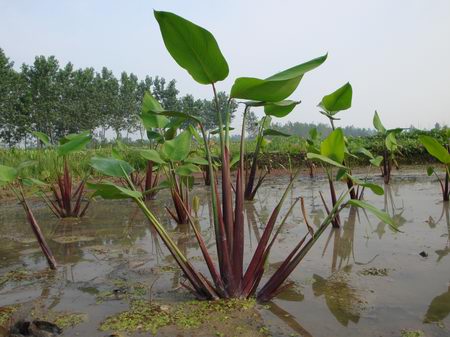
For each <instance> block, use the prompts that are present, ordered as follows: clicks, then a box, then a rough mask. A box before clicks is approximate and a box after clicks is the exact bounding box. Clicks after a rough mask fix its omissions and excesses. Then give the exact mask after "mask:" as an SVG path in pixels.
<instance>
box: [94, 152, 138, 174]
mask: <svg viewBox="0 0 450 337" xmlns="http://www.w3.org/2000/svg"><path fill="white" fill-rule="evenodd" d="M90 165H91V166H92V167H93V168H94V169H95V170H97V171H99V172H100V173H102V174H104V175H106V176H109V177H118V178H125V177H126V176H127V175H129V174H130V173H131V172H133V171H134V168H133V167H132V166H131V165H130V164H128V163H127V162H126V161H123V160H120V159H115V158H102V157H92V158H91V162H90Z"/></svg>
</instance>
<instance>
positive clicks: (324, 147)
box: [320, 128, 345, 163]
mask: <svg viewBox="0 0 450 337" xmlns="http://www.w3.org/2000/svg"><path fill="white" fill-rule="evenodd" d="M320 154H321V155H323V156H325V157H328V158H330V159H332V160H334V161H335V162H338V163H342V162H343V161H344V156H345V141H344V133H343V132H342V129H341V128H338V129H336V130H334V131H333V132H331V133H330V134H329V135H328V137H327V138H325V139H324V140H323V141H322V143H321V144H320Z"/></svg>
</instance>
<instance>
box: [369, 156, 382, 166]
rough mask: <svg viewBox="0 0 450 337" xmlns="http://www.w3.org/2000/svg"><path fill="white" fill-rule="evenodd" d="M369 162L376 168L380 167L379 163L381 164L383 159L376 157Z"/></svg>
mask: <svg viewBox="0 0 450 337" xmlns="http://www.w3.org/2000/svg"><path fill="white" fill-rule="evenodd" d="M369 162H370V163H371V164H372V165H373V166H376V167H379V166H380V165H381V163H382V162H383V157H382V156H376V157H375V158H373V159H370V160H369Z"/></svg>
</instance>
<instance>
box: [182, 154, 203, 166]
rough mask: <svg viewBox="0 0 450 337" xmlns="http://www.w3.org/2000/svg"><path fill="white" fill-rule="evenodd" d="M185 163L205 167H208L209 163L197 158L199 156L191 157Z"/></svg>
mask: <svg viewBox="0 0 450 337" xmlns="http://www.w3.org/2000/svg"><path fill="white" fill-rule="evenodd" d="M185 162H186V163H192V164H196V165H204V166H206V165H208V161H207V160H206V159H205V158H202V157H197V156H193V157H189V158H187V159H186V160H185Z"/></svg>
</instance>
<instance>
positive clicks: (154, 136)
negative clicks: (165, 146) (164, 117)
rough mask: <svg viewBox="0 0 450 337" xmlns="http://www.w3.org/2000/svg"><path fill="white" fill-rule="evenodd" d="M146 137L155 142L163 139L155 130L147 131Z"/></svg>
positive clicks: (160, 141)
mask: <svg viewBox="0 0 450 337" xmlns="http://www.w3.org/2000/svg"><path fill="white" fill-rule="evenodd" d="M147 139H148V140H150V141H155V142H157V143H162V142H163V141H164V138H163V136H161V135H160V134H159V133H158V132H156V131H147Z"/></svg>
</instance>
